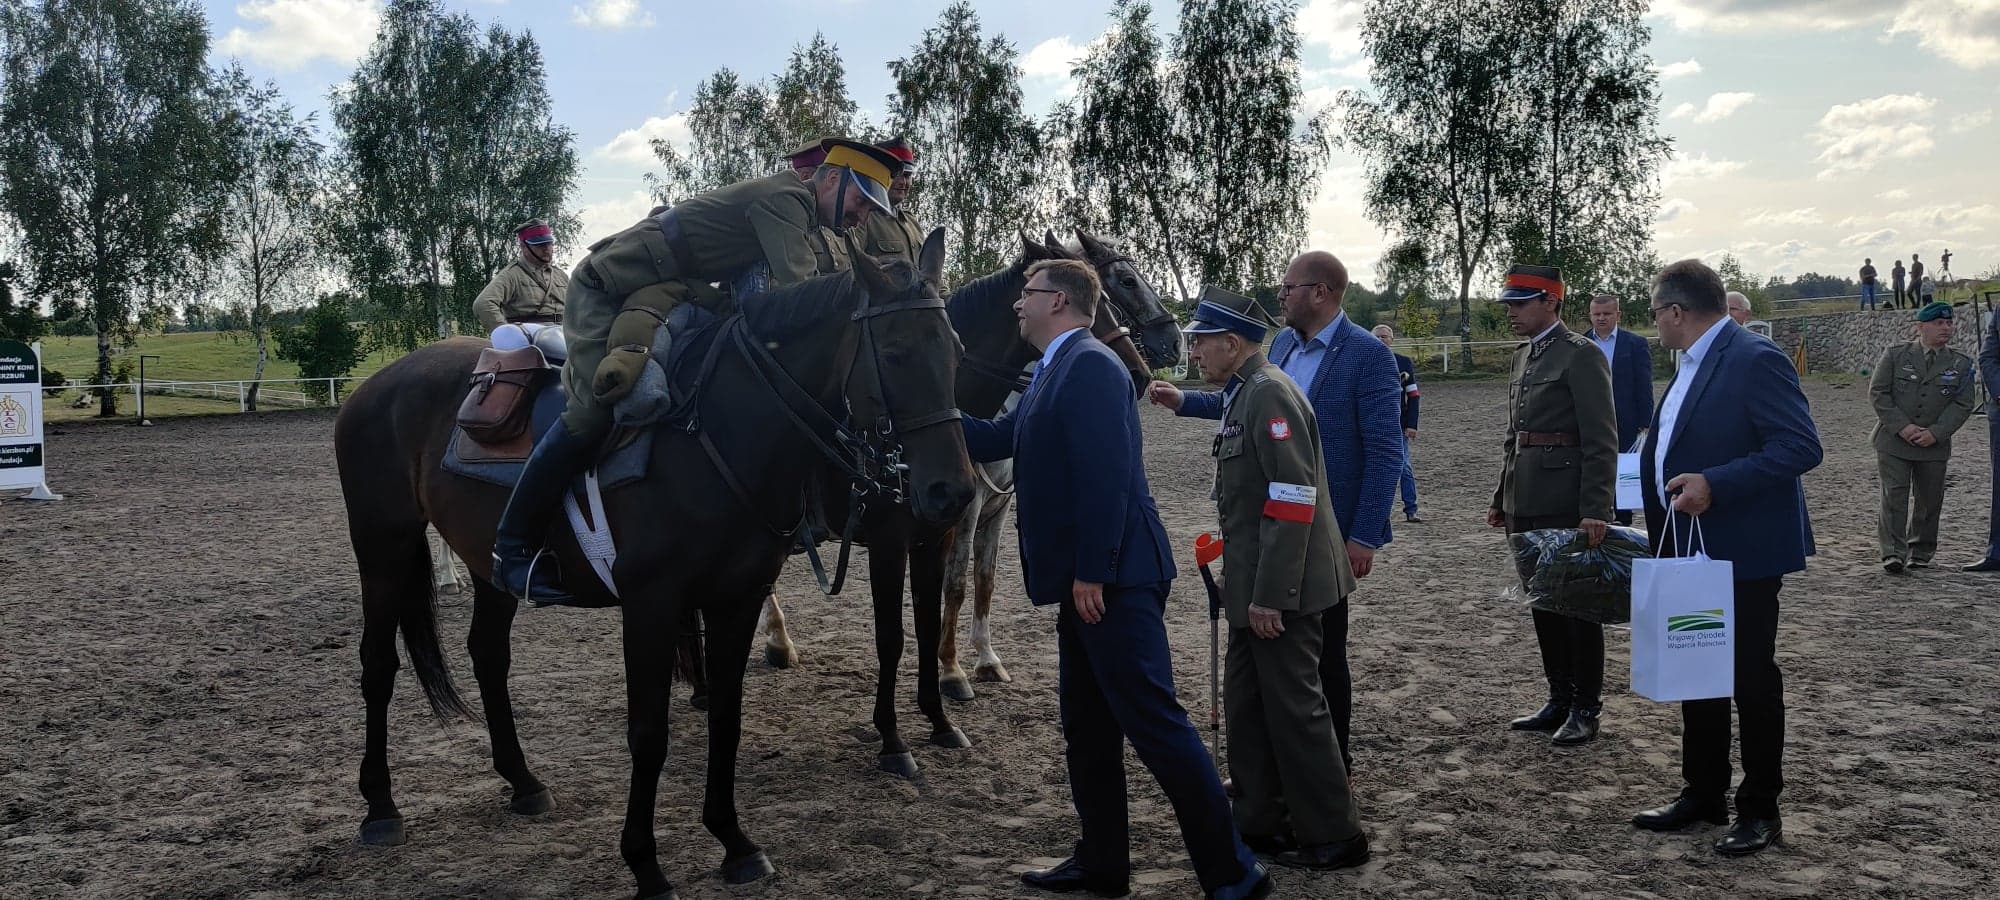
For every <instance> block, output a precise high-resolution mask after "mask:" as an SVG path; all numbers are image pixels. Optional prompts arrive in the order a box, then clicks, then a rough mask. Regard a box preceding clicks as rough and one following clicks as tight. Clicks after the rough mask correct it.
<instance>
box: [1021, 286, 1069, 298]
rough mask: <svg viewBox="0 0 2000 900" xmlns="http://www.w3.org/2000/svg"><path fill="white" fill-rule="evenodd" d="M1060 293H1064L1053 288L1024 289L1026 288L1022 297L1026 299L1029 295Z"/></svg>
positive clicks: (1023, 289)
mask: <svg viewBox="0 0 2000 900" xmlns="http://www.w3.org/2000/svg"><path fill="white" fill-rule="evenodd" d="M1060 293H1062V291H1060V290H1055V289H1053V288H1033V287H1024V288H1022V289H1021V296H1022V297H1026V296H1028V295H1029V294H1060Z"/></svg>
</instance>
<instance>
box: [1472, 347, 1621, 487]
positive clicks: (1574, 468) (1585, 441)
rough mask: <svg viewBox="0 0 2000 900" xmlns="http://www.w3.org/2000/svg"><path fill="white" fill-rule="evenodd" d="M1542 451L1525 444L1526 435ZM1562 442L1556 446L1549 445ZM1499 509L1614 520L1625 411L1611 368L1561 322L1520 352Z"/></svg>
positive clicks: (1598, 352)
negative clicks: (1620, 423)
mask: <svg viewBox="0 0 2000 900" xmlns="http://www.w3.org/2000/svg"><path fill="white" fill-rule="evenodd" d="M1524 433H1525V434H1529V435H1533V436H1534V437H1535V440H1534V441H1533V442H1534V443H1536V444H1537V445H1536V446H1526V444H1527V443H1529V442H1530V441H1524V440H1522V436H1523V434H1524ZM1550 438H1555V440H1556V443H1555V444H1552V445H1543V444H1544V441H1547V440H1548V439H1550ZM1501 446H1502V462H1501V467H1500V486H1499V487H1497V488H1495V489H1494V491H1493V506H1494V508H1496V509H1499V510H1500V511H1501V512H1503V513H1506V514H1507V515H1509V516H1520V517H1531V516H1532V517H1541V516H1553V517H1563V518H1568V517H1576V518H1579V519H1599V520H1602V521H1606V522H1608V521H1611V519H1612V517H1613V515H1614V510H1613V506H1614V505H1615V504H1616V503H1617V489H1618V409H1617V406H1616V405H1615V403H1614V401H1613V400H1612V397H1611V364H1610V363H1609V362H1606V361H1605V359H1604V351H1602V350H1599V349H1597V345H1596V344H1593V343H1591V341H1590V338H1587V337H1585V336H1583V335H1581V334H1577V333H1575V332H1573V331H1570V330H1569V328H1568V327H1566V326H1564V325H1563V324H1562V323H1561V322H1557V323H1556V325H1555V330H1554V331H1551V332H1549V334H1548V335H1547V336H1545V337H1543V338H1542V339H1541V340H1538V341H1533V342H1531V343H1525V344H1522V345H1521V346H1520V347H1518V348H1516V349H1515V350H1514V365H1513V382H1512V384H1511V385H1510V389H1509V397H1508V405H1507V437H1506V439H1505V440H1504V441H1503V442H1502V444H1501Z"/></svg>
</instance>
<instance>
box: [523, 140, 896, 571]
mask: <svg viewBox="0 0 2000 900" xmlns="http://www.w3.org/2000/svg"><path fill="white" fill-rule="evenodd" d="M825 144H826V151H827V156H826V159H825V161H824V162H823V164H822V169H823V170H824V169H825V168H826V167H834V168H836V169H837V170H838V171H839V177H840V178H841V179H842V184H841V185H839V186H838V187H837V188H836V190H837V191H838V192H839V193H838V195H837V197H838V201H837V202H838V204H839V205H840V206H841V207H842V209H840V210H837V211H836V213H835V218H834V221H833V222H822V221H820V214H819V201H818V198H817V196H816V195H815V193H814V189H813V187H812V186H811V185H810V184H808V183H806V182H802V181H800V180H799V179H798V177H797V176H795V175H793V174H792V173H790V172H779V173H776V174H773V175H767V176H765V177H762V178H756V179H752V180H749V181H744V182H739V183H737V184H733V185H730V186H728V187H725V188H721V189H718V190H714V191H710V192H708V193H704V194H698V195H696V196H694V197H690V198H688V199H687V200H683V201H681V202H680V203H677V204H675V205H674V206H673V207H672V208H670V209H667V210H663V211H661V212H659V213H658V214H656V215H651V216H648V217H646V218H645V219H642V220H640V222H639V223H638V224H636V225H633V226H632V227H630V228H627V229H625V230H623V231H620V232H618V233H617V234H614V235H612V236H610V237H607V238H604V239H603V240H600V241H598V242H597V243H595V244H592V245H591V246H590V255H589V256H586V257H585V258H584V260H583V261H582V262H580V263H578V264H577V266H576V269H575V271H574V272H573V273H572V277H571V279H570V283H569V292H568V295H567V297H566V303H565V306H566V313H567V318H566V321H565V327H566V329H567V331H568V339H569V363H568V365H566V366H565V367H564V368H563V384H564V386H565V387H566V388H567V389H568V394H569V397H568V406H567V407H566V408H565V410H564V412H563V418H562V423H561V424H560V425H559V426H558V427H554V428H551V429H549V431H548V433H547V434H545V435H543V436H542V438H541V439H540V440H539V441H538V442H537V443H536V446H535V450H534V453H533V454H532V455H531V456H530V457H529V459H528V464H527V466H526V467H525V468H524V469H523V471H522V473H521V480H520V482H519V484H517V485H516V486H515V488H514V495H513V498H512V499H511V500H510V501H509V502H508V504H507V510H506V512H505V514H504V515H502V516H501V520H500V527H499V529H498V534H497V535H496V540H495V544H494V548H493V549H494V558H495V562H494V579H495V581H496V582H498V583H499V585H500V587H502V588H503V589H504V590H507V591H509V592H510V593H512V594H514V595H515V596H516V597H523V598H527V599H530V600H531V601H533V602H536V603H542V604H561V603H567V602H569V601H570V599H571V598H570V597H569V596H568V595H567V594H565V593H564V592H563V591H561V589H560V588H558V587H557V586H556V584H555V582H554V580H553V578H545V577H540V576H536V577H533V578H532V581H533V584H532V585H531V584H530V583H529V582H530V580H531V578H530V576H531V574H533V563H534V560H535V557H536V555H537V549H536V548H538V547H539V546H540V544H541V542H542V531H543V528H544V525H545V523H546V521H547V520H548V519H550V518H551V517H552V516H553V515H554V512H555V507H556V506H557V504H559V503H560V502H561V499H562V491H563V488H564V487H565V486H566V485H567V484H568V483H569V481H570V479H571V478H572V477H573V476H574V475H575V474H576V473H577V472H578V471H580V470H581V469H582V468H583V467H584V466H586V465H588V464H589V461H590V460H591V459H592V458H593V457H594V456H595V454H596V452H597V447H598V444H599V443H600V442H601V441H602V439H603V437H604V435H605V434H606V433H607V432H608V431H609V430H610V425H611V408H612V406H613V405H614V404H615V403H616V402H617V401H618V400H620V399H622V398H623V397H624V396H625V395H626V394H628V393H630V392H631V389H632V385H633V384H634V383H635V382H636V381H637V380H638V377H639V374H640V372H641V371H642V370H643V367H644V366H645V363H646V360H647V358H648V356H649V355H650V354H651V347H652V345H653V344H654V339H655V336H656V332H657V331H658V329H659V327H660V326H661V325H663V324H665V322H666V319H667V316H668V314H669V313H671V312H672V311H673V309H674V307H675V306H677V305H678V304H680V303H681V302H683V301H685V300H688V299H697V300H701V299H708V300H719V299H721V297H722V296H723V295H722V293H721V292H720V291H718V290H717V288H716V287H714V285H715V284H717V283H721V284H723V285H725V286H726V287H727V288H728V289H729V290H730V291H731V292H732V293H735V294H737V295H739V296H743V295H751V294H757V293H762V292H763V291H765V290H767V289H769V288H772V287H779V286H783V285H788V284H793V283H796V282H799V281H803V280H805V279H807V278H811V277H813V276H815V275H821V274H831V273H833V272H837V271H841V270H843V269H845V268H846V267H847V258H846V253H845V246H846V244H845V240H844V238H842V237H840V236H839V235H837V234H836V233H835V232H834V231H833V230H832V228H831V227H829V226H831V225H833V224H837V223H838V222H839V221H840V219H841V217H842V216H843V215H844V207H845V204H846V203H847V202H848V201H847V196H848V194H847V192H848V190H849V188H855V189H858V190H859V192H860V194H861V195H862V197H864V198H865V202H866V203H868V204H869V205H870V206H871V207H872V208H873V209H875V210H876V211H878V212H887V211H888V208H889V194H888V185H889V182H890V180H891V179H892V177H893V176H894V173H895V170H896V168H897V166H899V165H900V163H899V162H898V161H897V160H896V159H895V158H894V157H892V156H889V155H888V154H887V153H884V152H883V151H881V150H878V149H876V148H874V147H871V146H868V145H866V144H861V143H857V142H854V141H846V140H837V139H833V140H828V141H826V142H825ZM544 574H546V573H544Z"/></svg>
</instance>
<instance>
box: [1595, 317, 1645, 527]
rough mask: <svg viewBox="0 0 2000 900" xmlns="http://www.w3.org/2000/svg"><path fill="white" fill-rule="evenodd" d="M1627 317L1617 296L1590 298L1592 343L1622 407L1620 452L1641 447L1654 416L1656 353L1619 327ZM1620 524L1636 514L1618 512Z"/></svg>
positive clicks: (1613, 392) (1617, 402)
mask: <svg viewBox="0 0 2000 900" xmlns="http://www.w3.org/2000/svg"><path fill="white" fill-rule="evenodd" d="M1622 315H1623V313H1622V312H1621V310H1620V309H1619V303H1618V297H1617V295H1615V294H1598V295H1597V296H1595V297H1592V298H1590V342H1591V343H1593V344H1596V345H1597V349H1599V350H1602V351H1604V361H1605V362H1608V363H1610V364H1611V400H1612V403H1613V404H1614V405H1616V406H1617V407H1618V449H1619V450H1620V451H1621V452H1623V451H1629V450H1631V449H1633V448H1635V447H1637V446H1638V445H1639V438H1640V436H1641V435H1643V434H1645V432H1646V421H1647V420H1648V419H1650V418H1651V417H1652V415H1653V351H1652V348H1650V347H1648V346H1646V339H1645V338H1642V337H1640V336H1638V335H1636V334H1633V333H1632V332H1629V331H1626V330H1625V329H1623V328H1619V327H1618V320H1619V318H1620V317H1621V316H1622ZM1618 524H1620V525H1630V524H1632V511H1631V510H1629V509H1621V510H1619V511H1618Z"/></svg>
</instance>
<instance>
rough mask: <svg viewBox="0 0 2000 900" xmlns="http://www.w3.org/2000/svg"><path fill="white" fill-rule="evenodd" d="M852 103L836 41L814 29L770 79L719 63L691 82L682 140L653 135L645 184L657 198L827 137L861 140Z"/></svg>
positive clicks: (751, 170)
mask: <svg viewBox="0 0 2000 900" xmlns="http://www.w3.org/2000/svg"><path fill="white" fill-rule="evenodd" d="M857 109H858V107H857V106H856V105H855V103H854V100H853V98H852V97H850V96H849V95H848V93H847V66H846V64H845V63H843V62H842V61H841V59H840V48H838V47H836V46H834V45H833V44H832V43H831V42H829V41H828V40H827V39H826V36H825V35H824V34H818V33H816V34H814V35H813V39H812V41H811V43H807V44H802V45H799V46H796V47H793V48H792V55H791V59H790V60H788V61H787V62H786V64H785V70H784V71H783V72H782V73H779V74H778V75H777V76H775V77H774V78H773V79H772V81H771V84H770V85H769V86H766V85H765V84H763V83H753V82H749V81H746V80H744V78H743V77H742V76H741V75H738V74H737V73H736V72H735V70H733V69H729V68H727V67H724V68H722V69H718V70H716V72H715V73H714V74H712V75H710V76H708V78H707V79H705V80H703V81H702V83H701V84H700V85H699V86H698V87H696V88H695V92H694V102H693V103H692V104H691V105H690V106H689V107H688V111H687V124H688V132H689V136H690V138H691V140H690V142H689V143H688V144H687V145H685V146H680V147H676V146H674V145H673V144H672V143H671V142H669V141H667V140H664V139H661V138H654V139H653V142H652V147H653V155H654V156H655V157H657V158H658V159H659V161H660V166H661V169H662V172H660V173H658V174H648V175H647V176H646V183H647V185H648V186H649V187H650V188H651V189H652V191H653V194H654V196H655V197H657V198H658V199H659V200H660V202H662V203H671V202H674V201H676V200H680V199H684V198H686V197H688V196H690V195H693V194H698V193H701V192H703V191H712V190H715V189H716V188H719V187H725V186H728V185H731V184H735V183H736V182H739V181H743V180H745V179H748V178H755V177H757V176H760V175H764V174H767V173H770V172H773V171H776V170H777V169H778V168H780V167H781V165H782V162H781V161H782V160H783V159H784V156H785V154H787V153H790V152H792V151H793V150H796V149H798V147H799V146H800V145H802V144H804V143H806V142H807V141H810V140H815V139H818V138H827V137H852V138H857V139H861V140H867V139H869V138H870V137H872V135H865V134H862V133H860V132H861V131H864V130H865V129H864V128H863V127H862V124H863V123H861V121H860V119H859V117H858V114H857Z"/></svg>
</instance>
